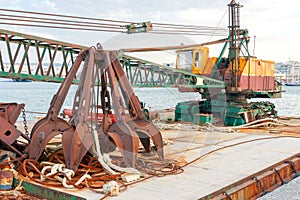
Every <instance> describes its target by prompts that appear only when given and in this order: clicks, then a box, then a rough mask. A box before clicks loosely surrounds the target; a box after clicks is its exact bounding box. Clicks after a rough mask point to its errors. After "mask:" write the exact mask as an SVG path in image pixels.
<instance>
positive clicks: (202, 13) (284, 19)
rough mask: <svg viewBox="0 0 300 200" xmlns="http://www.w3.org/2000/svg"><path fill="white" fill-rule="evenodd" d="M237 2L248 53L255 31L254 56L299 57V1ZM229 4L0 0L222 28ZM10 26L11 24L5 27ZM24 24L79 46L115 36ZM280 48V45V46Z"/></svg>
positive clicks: (27, 6)
mask: <svg viewBox="0 0 300 200" xmlns="http://www.w3.org/2000/svg"><path fill="white" fill-rule="evenodd" d="M236 1H237V2H240V4H242V5H244V7H243V8H241V27H242V28H247V29H248V30H249V34H250V36H251V43H250V45H249V46H250V52H252V48H253V38H254V35H256V40H257V41H256V52H257V56H259V57H264V58H268V59H274V60H279V61H284V60H285V59H286V58H288V57H291V59H299V56H298V55H297V52H298V51H297V50H296V49H295V48H296V47H298V46H300V39H298V38H300V37H299V34H300V30H299V29H300V13H299V11H298V7H297V6H296V5H298V1H296V0H289V1H288V2H282V1H278V0H265V1H256V0H236ZM228 3H230V0H228V2H225V1H211V0H185V1H182V0H144V1H140V0H102V1H95V0H85V1H82V0H72V1H71V0H64V1H61V0H44V1H39V0H15V1H7V2H5V3H4V2H0V6H1V8H11V9H20V10H28V11H38V12H51V13H57V14H67V15H76V16H84V17H94V18H103V19H116V20H123V21H134V22H143V21H151V22H163V23H177V24H192V25H201V26H213V27H214V26H217V25H218V24H219V23H220V26H221V27H226V26H227V23H228V16H227V13H226V11H227V9H228V8H227V4H228ZM224 13H225V15H224ZM3 27H4V26H3ZM8 29H14V28H13V27H8ZM18 29H21V28H18ZM22 29H24V30H26V32H27V33H30V34H34V33H46V34H47V35H50V36H53V37H52V39H57V40H63V41H66V42H72V43H79V44H83V45H95V44H96V43H97V42H102V43H103V42H104V41H107V40H108V39H109V38H112V37H113V36H115V35H116V34H113V33H100V32H87V31H68V30H58V29H45V28H41V29H38V28H24V27H23V28H22ZM28 30H29V31H28ZM43 35H45V34H43ZM145 36H146V35H145ZM127 39H128V38H127ZM127 39H126V40H127ZM213 39H214V38H212V39H211V38H210V37H193V38H192V40H194V41H196V42H197V43H200V42H205V41H208V40H213ZM148 40H149V39H148ZM180 40H181V39H178V42H177V43H180ZM283 47H284V50H282V48H283ZM212 48H213V47H212ZM218 51H220V50H219V49H217V50H216V51H214V50H212V51H211V52H216V53H215V55H216V56H217V54H218Z"/></svg>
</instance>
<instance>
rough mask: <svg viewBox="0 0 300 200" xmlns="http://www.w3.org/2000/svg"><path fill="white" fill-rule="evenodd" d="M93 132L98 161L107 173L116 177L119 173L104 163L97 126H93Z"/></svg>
mask: <svg viewBox="0 0 300 200" xmlns="http://www.w3.org/2000/svg"><path fill="white" fill-rule="evenodd" d="M92 130H93V134H94V141H95V146H96V153H97V157H98V161H99V163H100V164H101V165H102V167H103V169H104V170H105V171H107V172H108V173H109V174H111V175H116V174H118V173H117V172H115V171H114V170H112V169H111V168H110V167H109V166H108V165H107V164H106V163H105V161H104V159H103V155H102V153H101V149H100V141H99V137H98V132H97V129H96V126H95V125H94V126H92Z"/></svg>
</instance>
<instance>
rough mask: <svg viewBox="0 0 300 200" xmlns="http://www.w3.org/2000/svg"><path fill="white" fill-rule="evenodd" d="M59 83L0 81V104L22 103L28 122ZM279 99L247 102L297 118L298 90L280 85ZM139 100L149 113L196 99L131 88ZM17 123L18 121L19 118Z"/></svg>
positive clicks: (43, 110)
mask: <svg viewBox="0 0 300 200" xmlns="http://www.w3.org/2000/svg"><path fill="white" fill-rule="evenodd" d="M59 86H60V84H58V83H46V82H13V81H11V80H9V79H2V80H1V81H0V91H1V94H0V102H16V103H25V110H26V111H28V112H27V118H28V120H33V119H35V118H36V117H37V116H41V115H43V114H45V113H46V112H47V111H48V108H49V105H50V102H51V99H52V98H53V95H54V94H55V93H56V92H57V91H58V89H59ZM76 88H77V86H76V85H72V86H71V89H70V90H69V92H68V96H67V98H66V100H65V102H64V105H63V108H65V107H72V104H73V97H74V95H75V92H76ZM283 90H284V91H285V92H283V94H282V98H279V99H251V100H250V101H270V102H272V103H274V104H275V106H276V110H277V111H278V115H279V116H300V101H299V96H300V87H297V86H295V87H292V86H290V87H288V86H284V87H283ZM134 91H135V93H136V95H137V96H138V97H139V99H140V101H143V102H145V103H146V105H147V107H148V109H150V111H154V110H161V109H167V108H172V107H173V108H174V107H175V106H176V104H177V103H178V102H181V101H188V100H197V99H198V100H199V99H200V95H199V94H198V93H181V92H179V91H178V89H177V88H134ZM20 120H21V118H20Z"/></svg>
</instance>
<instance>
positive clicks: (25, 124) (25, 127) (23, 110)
mask: <svg viewBox="0 0 300 200" xmlns="http://www.w3.org/2000/svg"><path fill="white" fill-rule="evenodd" d="M22 113H23V115H22V117H23V124H24V130H25V134H26V135H27V136H29V132H28V126H27V120H26V113H25V108H23V109H22Z"/></svg>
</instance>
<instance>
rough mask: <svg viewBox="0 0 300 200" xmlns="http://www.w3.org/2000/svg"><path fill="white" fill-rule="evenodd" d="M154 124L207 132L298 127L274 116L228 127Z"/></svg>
mask: <svg viewBox="0 0 300 200" xmlns="http://www.w3.org/2000/svg"><path fill="white" fill-rule="evenodd" d="M155 125H156V126H157V127H158V128H159V129H160V130H198V131H209V132H228V133H232V132H237V131H238V129H242V128H244V129H246V128H249V129H250V128H258V127H266V126H294V127H300V124H289V123H285V122H282V121H279V120H278V119H274V118H265V119H259V120H256V121H253V122H250V123H247V124H243V125H239V126H228V127H218V126H214V125H213V124H211V123H209V122H206V123H205V124H204V126H199V125H192V124H180V123H177V124H163V123H155Z"/></svg>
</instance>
